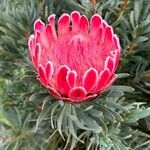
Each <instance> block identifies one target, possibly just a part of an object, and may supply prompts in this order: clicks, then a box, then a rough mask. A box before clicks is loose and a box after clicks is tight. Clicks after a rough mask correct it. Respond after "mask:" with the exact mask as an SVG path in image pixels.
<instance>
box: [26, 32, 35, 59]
mask: <svg viewBox="0 0 150 150" xmlns="http://www.w3.org/2000/svg"><path fill="white" fill-rule="evenodd" d="M28 46H29V50H30V55H31V56H32V57H33V56H34V50H35V47H34V35H31V36H30V37H29V40H28Z"/></svg>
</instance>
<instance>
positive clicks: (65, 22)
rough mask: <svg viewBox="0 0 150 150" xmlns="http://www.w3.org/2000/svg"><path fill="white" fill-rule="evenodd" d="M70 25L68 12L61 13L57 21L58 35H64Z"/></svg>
mask: <svg viewBox="0 0 150 150" xmlns="http://www.w3.org/2000/svg"><path fill="white" fill-rule="evenodd" d="M69 26H70V16H69V15H68V14H66V13H65V14H63V15H62V16H61V17H60V18H59V21H58V35H59V36H63V35H66V33H68V31H69Z"/></svg>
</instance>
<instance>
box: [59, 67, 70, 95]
mask: <svg viewBox="0 0 150 150" xmlns="http://www.w3.org/2000/svg"><path fill="white" fill-rule="evenodd" d="M69 70H70V69H69V68H68V67H67V66H66V65H63V66H60V68H59V69H58V74H57V87H58V90H60V92H61V93H62V94H64V95H68V91H69V85H68V82H67V79H66V76H67V72H68V71H69Z"/></svg>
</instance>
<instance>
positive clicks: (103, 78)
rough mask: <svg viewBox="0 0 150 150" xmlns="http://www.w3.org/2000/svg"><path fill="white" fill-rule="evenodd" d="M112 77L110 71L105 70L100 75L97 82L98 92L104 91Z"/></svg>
mask: <svg viewBox="0 0 150 150" xmlns="http://www.w3.org/2000/svg"><path fill="white" fill-rule="evenodd" d="M109 77H110V72H109V69H107V68H105V69H104V70H103V71H102V72H101V73H100V75H99V77H98V80H97V87H96V90H95V91H96V92H99V91H100V90H102V89H104V88H105V86H106V84H107V82H108V80H109Z"/></svg>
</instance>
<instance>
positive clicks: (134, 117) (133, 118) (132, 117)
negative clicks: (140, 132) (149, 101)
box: [125, 108, 150, 123]
mask: <svg viewBox="0 0 150 150" xmlns="http://www.w3.org/2000/svg"><path fill="white" fill-rule="evenodd" d="M149 115H150V108H147V109H145V110H141V111H139V110H136V111H134V112H132V113H131V114H129V117H128V119H127V120H126V121H125V123H135V122H137V121H138V120H139V119H142V118H145V117H147V116H149Z"/></svg>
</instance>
